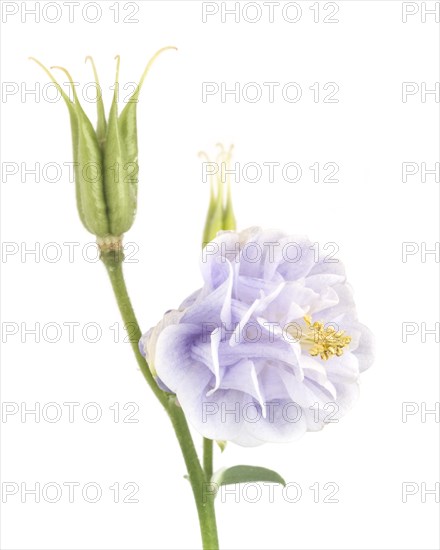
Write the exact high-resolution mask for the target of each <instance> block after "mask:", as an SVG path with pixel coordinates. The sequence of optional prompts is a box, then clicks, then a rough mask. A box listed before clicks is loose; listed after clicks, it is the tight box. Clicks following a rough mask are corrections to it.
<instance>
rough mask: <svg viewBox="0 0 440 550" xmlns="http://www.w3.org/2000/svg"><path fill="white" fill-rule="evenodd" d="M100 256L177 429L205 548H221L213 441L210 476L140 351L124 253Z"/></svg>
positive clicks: (179, 412)
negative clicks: (213, 477)
mask: <svg viewBox="0 0 440 550" xmlns="http://www.w3.org/2000/svg"><path fill="white" fill-rule="evenodd" d="M101 259H102V261H103V263H104V265H105V267H106V269H107V273H108V275H109V278H110V281H111V284H112V288H113V292H114V294H115V298H116V301H117V303H118V306H119V311H120V312H121V316H122V319H123V321H124V325H125V327H126V328H127V327H130V333H131V339H130V342H131V346H132V348H133V351H134V354H135V357H136V361H137V363H138V365H139V368H140V369H141V372H142V374H143V375H144V377H145V379H146V381H147V383H148V385H149V386H150V388H151V389H152V391H153V393H154V395H155V396H156V397H157V399H158V400H159V402H160V403H161V404H162V406H163V407H164V408H165V410H166V412H167V413H168V416H169V418H170V420H171V423H172V425H173V428H174V431H175V433H176V436H177V440H178V442H179V445H180V448H181V451H182V454H183V458H184V460H185V465H186V468H187V471H188V478H189V481H190V483H191V487H192V490H193V494H194V499H195V502H196V507H197V513H198V516H199V523H200V532H201V535H202V543H203V548H204V550H218V547H219V545H218V536H217V524H216V519H215V509H214V496H213V494H212V491H211V490H210V485H209V484H208V481H209V479H210V477H211V474H212V441H211V462H210V464H211V466H210V467H211V470H210V471H211V473H210V474H209V476H208V475H206V477H205V472H204V471H203V469H202V467H201V465H200V461H199V458H198V456H197V452H196V449H195V447H194V442H193V440H192V437H191V433H190V431H189V428H188V423H187V421H186V418H185V415H184V413H183V410H182V408H181V407H180V406H179V405H178V404H177V402H176V399H175V396H174V395H171V394H168V393H166V392H164V391H162V390H161V389H160V388H159V386H158V385H157V384H156V381H155V380H154V378H153V375H152V374H151V371H150V369H149V367H148V364H147V361H146V360H145V357H144V356H143V355H142V354H141V352H140V351H139V347H138V342H139V339H140V338H141V335H142V333H141V330H140V328H139V324H138V322H137V319H136V315H135V313H134V310H133V306H132V305H131V301H130V297H129V295H128V291H127V287H126V284H125V279H124V274H123V271H122V262H123V257H122V254H121V253H120V252H118V251H102V253H101ZM204 441H210V440H204ZM204 445H205V444H204ZM205 448H206V447H205V446H204V450H205ZM204 459H206V454H205V455H204ZM208 471H209V470H208Z"/></svg>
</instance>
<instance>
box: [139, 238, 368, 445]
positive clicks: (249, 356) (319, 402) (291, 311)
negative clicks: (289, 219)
mask: <svg viewBox="0 0 440 550" xmlns="http://www.w3.org/2000/svg"><path fill="white" fill-rule="evenodd" d="M315 254H316V248H315V247H313V246H312V243H311V242H310V241H309V240H308V239H307V238H305V237H289V236H287V235H284V234H283V233H280V232H275V231H263V230H262V229H260V228H250V229H248V230H246V231H242V232H241V233H237V232H235V231H225V232H221V233H219V235H218V236H217V237H216V238H215V239H214V240H213V241H212V242H210V243H209V244H208V245H207V246H206V247H205V248H204V251H203V254H202V263H201V269H202V274H203V280H204V286H203V288H201V289H200V290H198V291H197V292H195V293H194V294H193V295H191V296H190V297H189V298H187V299H186V300H185V301H184V302H183V304H182V305H181V306H180V308H179V309H178V310H172V311H169V312H168V313H166V314H165V316H164V318H163V319H162V321H161V322H160V323H159V324H158V325H157V326H156V327H155V328H153V329H151V330H150V331H149V332H148V333H147V334H145V335H144V336H143V337H142V339H141V342H140V346H141V350H143V352H144V353H145V354H146V357H147V360H148V361H149V363H150V367H151V368H152V370H153V373H154V374H155V376H157V378H158V382H159V384H161V385H162V386H166V387H167V389H168V391H171V392H173V393H175V394H176V396H177V399H178V401H179V403H180V405H181V406H182V408H183V410H184V412H185V414H186V416H187V418H188V419H189V421H190V422H191V423H192V424H193V425H194V427H195V428H196V429H197V430H198V431H199V432H200V433H201V434H202V435H203V436H205V437H208V438H210V439H220V440H230V441H234V442H236V443H238V444H240V445H244V446H252V445H258V444H261V443H263V442H266V441H271V442H279V441H290V440H292V439H295V438H296V437H298V436H300V435H302V434H303V433H304V432H305V431H307V430H310V431H316V430H320V429H322V428H323V426H324V425H325V424H326V423H327V422H329V421H330V420H333V421H335V420H337V419H339V418H340V417H341V416H342V415H343V414H344V413H345V412H346V411H347V410H348V409H349V408H350V407H351V405H352V404H353V402H354V401H355V399H356V398H357V396H358V379H359V373H360V372H362V371H363V370H365V369H366V368H368V367H369V366H370V364H371V362H372V351H371V347H372V337H371V334H370V332H369V330H368V329H367V328H366V327H365V326H363V325H362V324H361V323H359V322H358V320H357V315H356V309H355V305H354V301H353V297H352V293H351V289H350V287H349V286H348V284H347V282H346V278H345V272H344V268H343V266H342V264H341V263H340V262H336V263H334V260H333V262H328V261H327V262H326V260H325V258H323V257H321V256H320V257H319V258H315Z"/></svg>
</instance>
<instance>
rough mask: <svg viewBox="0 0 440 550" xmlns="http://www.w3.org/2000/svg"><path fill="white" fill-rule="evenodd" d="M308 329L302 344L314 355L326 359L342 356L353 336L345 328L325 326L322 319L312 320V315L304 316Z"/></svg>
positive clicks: (302, 337)
mask: <svg viewBox="0 0 440 550" xmlns="http://www.w3.org/2000/svg"><path fill="white" fill-rule="evenodd" d="M304 321H305V323H306V329H305V331H304V332H303V334H302V336H301V345H302V346H303V347H305V348H306V349H307V350H308V351H309V353H310V355H311V356H312V357H317V356H318V355H319V357H321V359H323V360H324V361H327V360H328V359H330V357H334V356H335V355H336V356H337V357H340V356H341V355H342V354H343V353H344V348H345V347H346V346H348V344H349V343H350V342H351V336H348V335H347V334H345V331H344V330H336V329H335V327H333V326H331V325H330V326H328V327H327V328H326V327H325V326H324V323H323V322H322V321H315V322H312V318H311V316H310V315H306V316H305V317H304Z"/></svg>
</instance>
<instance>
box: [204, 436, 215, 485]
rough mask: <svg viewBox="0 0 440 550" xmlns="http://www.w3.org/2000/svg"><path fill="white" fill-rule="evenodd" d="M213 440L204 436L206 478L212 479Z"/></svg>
mask: <svg viewBox="0 0 440 550" xmlns="http://www.w3.org/2000/svg"><path fill="white" fill-rule="evenodd" d="M212 444H213V441H212V439H207V438H206V437H204V438H203V469H204V470H205V476H206V480H207V481H210V479H211V477H212V469H213V448H212Z"/></svg>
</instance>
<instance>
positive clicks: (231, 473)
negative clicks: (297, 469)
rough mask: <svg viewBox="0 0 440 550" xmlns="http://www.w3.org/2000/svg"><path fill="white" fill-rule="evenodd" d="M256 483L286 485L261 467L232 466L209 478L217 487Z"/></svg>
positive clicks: (279, 477)
mask: <svg viewBox="0 0 440 550" xmlns="http://www.w3.org/2000/svg"><path fill="white" fill-rule="evenodd" d="M258 481H267V482H270V483H279V484H281V485H283V486H285V485H286V482H285V481H284V479H283V478H282V477H281V476H280V475H279V474H277V473H276V472H274V471H273V470H269V469H268V468H262V467H261V466H242V465H240V466H232V467H231V468H222V469H221V470H217V472H215V473H214V474H213V476H212V478H211V482H212V483H215V484H216V485H218V486H219V487H220V486H221V485H232V484H234V483H252V482H258Z"/></svg>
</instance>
